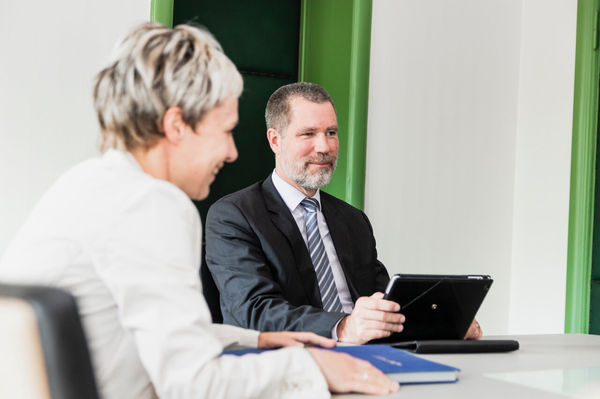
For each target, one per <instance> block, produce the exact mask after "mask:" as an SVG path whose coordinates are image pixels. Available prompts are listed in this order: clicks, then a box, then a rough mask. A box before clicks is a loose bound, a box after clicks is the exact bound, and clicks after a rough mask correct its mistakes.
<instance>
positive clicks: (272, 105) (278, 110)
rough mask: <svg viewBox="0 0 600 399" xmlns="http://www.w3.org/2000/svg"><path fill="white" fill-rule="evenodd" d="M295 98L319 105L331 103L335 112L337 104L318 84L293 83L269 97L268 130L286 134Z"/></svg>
mask: <svg viewBox="0 0 600 399" xmlns="http://www.w3.org/2000/svg"><path fill="white" fill-rule="evenodd" d="M294 97H302V98H304V99H305V100H308V101H310V102H313V103H317V104H321V103H324V102H326V101H329V103H331V106H332V107H333V110H334V111H335V104H334V103H333V100H332V99H331V96H330V95H329V93H328V92H327V90H325V89H324V88H322V87H321V86H319V85H318V84H316V83H309V82H296V83H291V84H288V85H285V86H281V87H280V88H279V89H277V90H275V92H274V93H273V94H271V97H269V101H268V102H267V107H266V109H265V121H266V123H267V129H275V130H277V131H278V132H279V133H280V134H284V131H285V129H286V128H287V126H288V124H289V123H290V100H291V99H292V98H294Z"/></svg>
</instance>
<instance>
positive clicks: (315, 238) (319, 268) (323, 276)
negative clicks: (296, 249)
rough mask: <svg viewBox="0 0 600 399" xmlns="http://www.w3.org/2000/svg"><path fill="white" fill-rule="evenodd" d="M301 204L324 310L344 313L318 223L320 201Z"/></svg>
mask: <svg viewBox="0 0 600 399" xmlns="http://www.w3.org/2000/svg"><path fill="white" fill-rule="evenodd" d="M300 204H301V205H302V206H303V207H304V209H305V210H306V214H305V215H304V222H305V223H306V237H307V241H308V251H309V252H310V258H311V260H312V263H313V266H314V268H315V272H316V273H317V281H318V283H319V291H320V292H321V302H323V309H325V310H326V311H328V312H342V311H343V308H342V303H341V302H340V298H339V296H338V290H337V286H336V285H335V280H334V279H333V273H332V272H331V266H329V259H328V258H327V253H326V252H325V246H324V245H323V239H322V238H321V233H319V224H318V223H317V210H318V209H319V201H317V200H316V199H314V198H304V199H303V200H302V202H300Z"/></svg>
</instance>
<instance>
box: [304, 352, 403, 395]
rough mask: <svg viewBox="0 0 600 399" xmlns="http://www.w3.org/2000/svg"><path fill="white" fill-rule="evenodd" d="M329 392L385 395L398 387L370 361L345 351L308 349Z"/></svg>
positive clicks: (398, 386) (398, 387)
mask: <svg viewBox="0 0 600 399" xmlns="http://www.w3.org/2000/svg"><path fill="white" fill-rule="evenodd" d="M309 352H310V354H311V355H312V356H313V358H314V359H315V361H316V362H317V364H318V365H319V368H320V369H321V373H323V376H325V380H326V381H327V386H328V387H329V390H330V391H331V392H339V393H341V392H360V393H366V394H368V395H387V394H390V393H393V392H396V391H398V389H400V385H398V383H397V382H395V381H392V380H390V379H389V378H388V377H387V376H386V375H385V374H383V373H382V372H381V371H379V370H377V369H376V368H375V367H373V366H372V365H371V363H369V362H367V361H364V360H360V359H356V358H354V357H352V356H350V355H348V354H346V353H337V352H332V351H326V350H322V349H309Z"/></svg>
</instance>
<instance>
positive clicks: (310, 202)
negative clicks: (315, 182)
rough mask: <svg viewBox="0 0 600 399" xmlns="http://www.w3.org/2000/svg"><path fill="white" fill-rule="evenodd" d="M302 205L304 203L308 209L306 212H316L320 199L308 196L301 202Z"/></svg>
mask: <svg viewBox="0 0 600 399" xmlns="http://www.w3.org/2000/svg"><path fill="white" fill-rule="evenodd" d="M300 205H302V206H303V207H304V209H306V212H309V213H314V212H316V211H317V210H319V201H317V200H316V199H314V198H308V197H306V198H304V199H303V200H302V201H301V202H300Z"/></svg>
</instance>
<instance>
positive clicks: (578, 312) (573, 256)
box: [565, 0, 600, 333]
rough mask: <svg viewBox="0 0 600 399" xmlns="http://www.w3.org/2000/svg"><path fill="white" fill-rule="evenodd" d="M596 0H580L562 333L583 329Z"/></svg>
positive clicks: (595, 82) (590, 228) (591, 176)
mask: <svg viewBox="0 0 600 399" xmlns="http://www.w3.org/2000/svg"><path fill="white" fill-rule="evenodd" d="M599 5H600V1H598V0H579V2H578V5H577V44H576V50H575V51H576V55H575V92H574V103H573V142H572V149H571V192H570V202H569V239H568V251H567V281H566V303H565V332H567V333H587V332H588V331H589V316H590V285H591V278H590V274H591V265H592V248H593V242H592V237H593V221H594V186H595V168H596V137H597V128H598V124H597V122H598V94H599V92H598V83H599V76H600V75H599V65H600V63H599V58H598V50H597V38H598V32H597V31H596V22H597V12H598V8H599Z"/></svg>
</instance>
